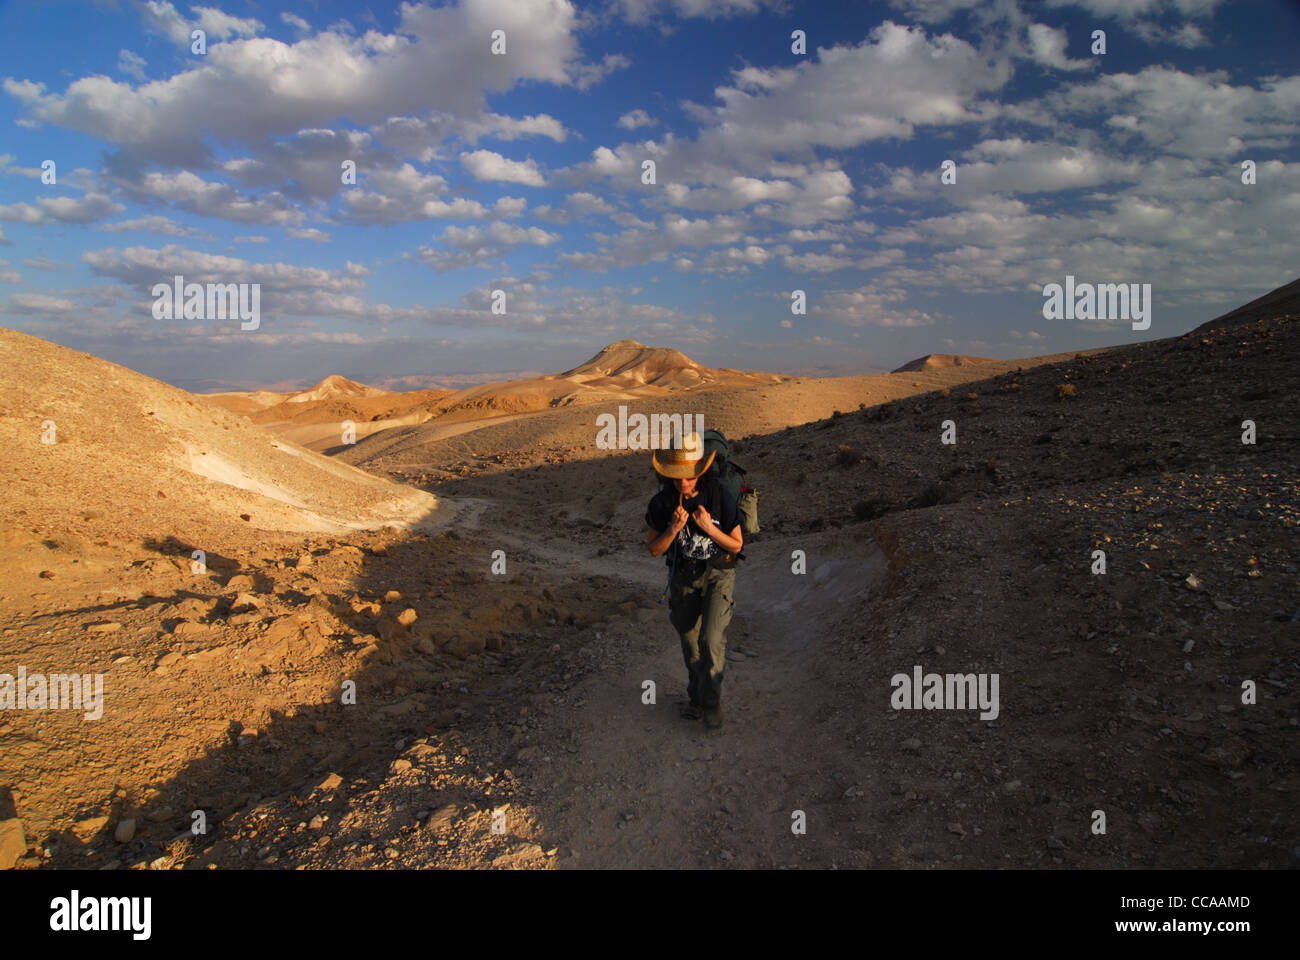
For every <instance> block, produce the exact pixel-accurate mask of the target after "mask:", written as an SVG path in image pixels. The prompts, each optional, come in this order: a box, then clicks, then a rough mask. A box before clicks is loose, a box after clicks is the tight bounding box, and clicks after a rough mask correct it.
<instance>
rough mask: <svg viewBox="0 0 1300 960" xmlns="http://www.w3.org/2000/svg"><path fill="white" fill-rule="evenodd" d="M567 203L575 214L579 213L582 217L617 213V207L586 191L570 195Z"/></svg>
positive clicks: (566, 200) (566, 198) (566, 199)
mask: <svg viewBox="0 0 1300 960" xmlns="http://www.w3.org/2000/svg"><path fill="white" fill-rule="evenodd" d="M565 202H566V203H567V204H568V205H569V208H570V209H571V210H573V212H574V213H577V214H578V215H580V216H581V215H592V214H611V213H613V212H614V211H615V207H613V206H612V205H611V204H609V203H608V202H607V201H605V200H603V199H602V198H600V197H598V196H596V195H595V194H594V193H587V192H586V191H582V192H579V193H571V194H569V195H568V196H567V197H565Z"/></svg>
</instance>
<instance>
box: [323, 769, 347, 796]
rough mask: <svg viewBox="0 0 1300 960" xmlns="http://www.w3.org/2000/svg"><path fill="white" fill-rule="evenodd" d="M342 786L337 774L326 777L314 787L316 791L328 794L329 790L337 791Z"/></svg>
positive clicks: (341, 779)
mask: <svg viewBox="0 0 1300 960" xmlns="http://www.w3.org/2000/svg"><path fill="white" fill-rule="evenodd" d="M342 785H343V778H342V777H340V776H339V775H338V774H337V773H331V774H330V775H329V776H328V777H326V778H325V779H324V780H322V781H321V782H320V783H318V784H317V785H316V789H317V790H319V791H321V792H322V793H329V792H330V791H331V790H337V789H338V788H339V787H340V786H342Z"/></svg>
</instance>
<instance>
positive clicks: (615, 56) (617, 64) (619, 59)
mask: <svg viewBox="0 0 1300 960" xmlns="http://www.w3.org/2000/svg"><path fill="white" fill-rule="evenodd" d="M631 65H632V61H631V60H629V59H628V58H627V57H625V56H623V54H621V53H607V54H605V56H604V58H603V59H602V60H601V62H600V63H584V64H582V65H580V66H578V67H577V68H576V69H575V70H574V73H573V85H574V86H576V87H577V88H578V89H579V90H587V89H589V88H591V87H594V86H595V85H596V84H598V83H600V82H601V81H602V80H604V79H605V78H606V77H608V76H609V75H610V74H611V73H613V72H614V71H615V70H626V69H627V68H628V67H630V66H631Z"/></svg>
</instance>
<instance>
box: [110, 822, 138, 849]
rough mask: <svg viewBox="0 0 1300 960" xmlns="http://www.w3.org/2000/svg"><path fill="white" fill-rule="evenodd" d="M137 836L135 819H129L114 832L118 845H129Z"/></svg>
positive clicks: (121, 823) (119, 824)
mask: <svg viewBox="0 0 1300 960" xmlns="http://www.w3.org/2000/svg"><path fill="white" fill-rule="evenodd" d="M134 836H135V817H127V818H126V819H125V820H121V821H119V822H118V824H117V829H116V830H114V831H113V839H114V840H116V841H117V842H118V843H129V842H130V841H131V838H132V837H134Z"/></svg>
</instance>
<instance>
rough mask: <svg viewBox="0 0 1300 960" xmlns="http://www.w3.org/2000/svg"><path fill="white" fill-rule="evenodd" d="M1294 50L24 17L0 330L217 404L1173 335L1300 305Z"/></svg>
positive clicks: (669, 16) (684, 18) (868, 361)
mask: <svg viewBox="0 0 1300 960" xmlns="http://www.w3.org/2000/svg"><path fill="white" fill-rule="evenodd" d="M195 30H202V31H203V36H204V39H205V44H206V47H205V50H204V52H202V53H196V52H195V50H194V40H193V39H192V38H193V36H194V31H195ZM1098 30H1101V31H1104V34H1105V37H1104V39H1105V53H1104V54H1100V53H1094V52H1093V48H1094V46H1095V45H1096V41H1095V40H1094V39H1093V35H1094V32H1095V31H1098ZM494 31H502V34H498V35H497V37H498V41H497V46H498V49H500V46H501V39H500V38H502V37H503V38H504V53H494V52H493V49H492V48H493V43H494V40H493V36H494ZM795 31H803V35H804V37H805V38H806V40H805V43H806V52H803V53H800V52H798V51H796V50H795V49H793V47H794V46H795V45H796V40H794V39H792V34H793V33H794V32H795ZM1297 51H1300V4H1297V3H1295V2H1292V0H1234V2H1231V3H1230V2H1226V0H1043V2H1030V0H889V2H881V3H870V2H864V0H854V2H850V3H844V4H842V5H841V4H834V3H828V2H815V3H807V4H804V3H797V2H792V0H791V2H779V0H771V2H769V0H600V2H593V3H583V4H572V3H570V2H569V0H451V2H436V3H435V2H418V3H403V4H400V5H397V6H394V7H390V6H386V5H384V4H381V3H369V4H368V3H365V2H347V3H342V2H331V0H314V2H312V0H304V2H295V3H289V4H285V5H281V6H275V5H272V4H269V3H259V2H253V0H221V6H192V7H191V6H189V5H187V4H184V3H179V4H173V3H170V2H166V0H146V2H136V0H118V2H109V0H101V2H97V3H90V2H72V0H68V2H53V0H51V2H21V0H8V2H6V0H0V324H2V325H4V326H9V327H13V328H16V329H19V330H23V331H25V332H28V333H32V334H35V335H37V336H40V337H44V338H47V339H50V340H54V341H56V342H58V343H62V344H65V345H67V346H70V347H74V348H76V349H79V350H85V351H88V352H91V353H95V354H97V355H99V356H103V357H105V358H107V359H110V360H113V361H115V362H117V363H121V364H124V365H126V366H129V367H131V368H133V369H136V370H140V371H141V372H144V373H146V374H148V375H150V376H154V377H158V378H160V379H163V380H166V381H168V382H171V383H174V384H177V385H179V386H183V387H186V388H189V389H215V388H219V387H226V388H230V389H235V388H249V387H254V386H280V387H287V386H291V385H298V384H305V383H311V382H315V381H316V380H319V379H320V378H321V377H323V376H325V375H326V374H330V373H341V374H343V375H344V376H348V377H352V378H355V379H358V380H362V381H366V382H370V383H385V382H387V383H390V384H398V383H400V384H403V385H407V386H415V385H423V384H424V383H426V382H428V381H429V380H433V381H435V382H458V381H457V379H456V378H457V376H458V375H459V376H470V377H472V376H473V375H480V376H481V375H483V374H489V373H495V374H514V373H518V372H522V371H545V372H555V371H558V370H560V369H564V368H566V367H569V366H573V365H576V364H577V363H579V362H581V361H582V360H584V359H586V358H587V357H588V356H590V355H591V354H592V353H594V352H595V351H596V350H597V349H598V348H599V347H600V346H601V345H603V344H604V343H607V342H609V341H612V340H617V339H622V338H627V337H631V338H635V339H637V340H641V341H642V342H646V343H650V344H653V345H656V346H672V347H676V348H677V349H680V350H682V351H684V352H686V353H687V354H689V355H691V356H693V357H695V358H697V359H699V360H701V361H702V362H705V363H709V364H712V365H720V366H723V365H725V366H733V367H744V368H749V369H765V370H776V371H786V372H801V373H810V372H824V373H853V372H874V371H877V370H880V369H889V368H891V367H893V366H896V365H898V364H900V363H902V362H904V361H906V360H909V359H912V358H913V357H916V356H920V355H922V354H925V353H931V352H943V353H950V352H960V353H969V354H977V355H983V356H992V357H1015V356H1029V355H1033V354H1041V353H1051V352H1057V351H1064V350H1074V349H1081V348H1086V347H1091V346H1100V345H1104V344H1112V343H1123V342H1130V341H1132V340H1135V339H1148V338H1154V337H1165V336H1171V335H1175V334H1179V333H1182V332H1185V331H1186V330H1187V329H1189V328H1191V327H1193V326H1195V325H1196V324H1198V323H1200V322H1202V321H1204V320H1207V319H1210V318H1211V317H1214V316H1216V315H1218V314H1219V313H1222V312H1224V311H1225V310H1227V309H1229V308H1230V307H1232V306H1235V305H1236V304H1238V303H1241V302H1243V301H1245V300H1247V299H1250V298H1252V297H1254V296H1257V295H1259V294H1260V293H1263V292H1265V291H1267V290H1270V289H1272V288H1274V287H1276V286H1278V285H1280V284H1282V283H1285V282H1287V281H1290V280H1292V279H1295V278H1296V276H1297V275H1300V257H1298V256H1297V244H1296V237H1297V224H1300V175H1298V174H1300V156H1298V155H1297V132H1298V131H1300V54H1298V53H1297ZM648 160H649V161H653V162H654V164H655V168H654V173H655V176H654V182H653V183H645V182H643V180H644V179H645V173H644V170H645V168H644V164H645V161H648ZM47 161H53V164H54V182H53V183H47V182H44V180H43V178H42V169H43V166H45V167H48V166H49V165H48V163H47ZM349 161H350V162H351V163H350V164H349V163H348V162H349ZM945 161H952V163H953V164H955V167H954V168H953V170H954V173H955V183H947V184H946V183H943V182H942V178H941V172H942V171H941V167H942V166H943V164H944V163H945ZM1243 161H1252V162H1253V163H1254V177H1255V183H1253V184H1248V183H1243V182H1242V163H1243ZM351 165H354V166H355V171H356V172H355V178H354V179H355V183H352V182H346V181H348V180H350V179H352V178H350V177H348V176H347V175H346V169H345V168H349V167H350V166H351ZM44 179H45V180H48V179H50V178H49V177H48V176H46V177H45V178H44ZM177 274H179V275H182V276H183V277H184V278H185V280H186V281H187V282H195V283H257V284H260V291H261V324H260V327H259V328H258V329H257V330H252V331H249V330H241V329H240V324H239V323H238V321H237V320H233V321H232V320H221V319H204V320H197V319H193V320H185V319H175V320H167V319H161V320H160V319H156V318H155V316H154V310H153V305H154V298H153V296H152V294H151V291H152V288H153V286H154V284H157V283H169V282H171V279H172V277H174V276H175V275H177ZM1066 275H1073V276H1075V277H1076V279H1077V280H1078V281H1080V282H1082V281H1088V282H1103V283H1149V284H1151V286H1152V291H1153V297H1154V308H1153V311H1152V322H1151V328H1150V329H1149V330H1148V331H1146V332H1141V333H1139V332H1135V331H1133V330H1132V327H1131V324H1130V323H1128V322H1127V321H1123V320H1118V321H1077V320H1045V319H1044V318H1043V303H1044V296H1043V287H1044V285H1046V284H1049V283H1061V282H1063V281H1064V278H1065V276H1066ZM493 290H501V291H504V292H505V313H504V314H497V313H493V312H492V310H491V309H490V306H491V302H492V300H491V291H493ZM794 290H803V291H805V293H806V296H807V312H806V314H805V315H794V314H792V312H791V292H792V291H794ZM461 382H463V381H461Z"/></svg>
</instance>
